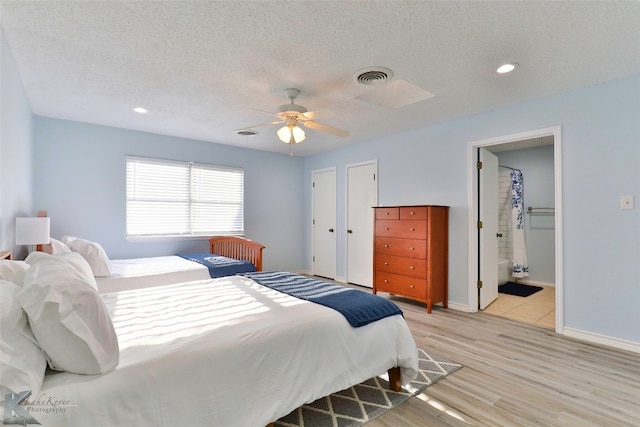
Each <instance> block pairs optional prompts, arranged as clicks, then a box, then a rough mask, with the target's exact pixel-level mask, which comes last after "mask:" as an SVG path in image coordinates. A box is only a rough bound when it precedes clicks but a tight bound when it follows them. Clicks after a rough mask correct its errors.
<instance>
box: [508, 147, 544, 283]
mask: <svg viewBox="0 0 640 427" xmlns="http://www.w3.org/2000/svg"><path fill="white" fill-rule="evenodd" d="M497 156H498V159H499V160H498V161H499V163H500V164H501V165H506V166H511V167H513V168H516V169H520V170H521V171H522V175H523V179H524V192H523V195H524V208H525V212H526V209H527V207H529V206H533V207H551V208H553V207H554V205H555V200H554V197H555V181H554V174H553V145H547V146H544V147H536V148H528V149H525V150H513V151H505V152H502V153H497ZM500 170H501V171H503V170H504V169H500ZM534 212H535V211H534ZM538 212H543V211H538ZM524 225H525V227H524V231H525V243H526V247H527V260H528V263H529V276H528V277H527V278H526V279H524V280H525V281H526V280H531V281H535V282H539V283H543V284H550V285H554V284H555V271H554V270H555V217H554V216H553V215H545V214H535V213H534V214H525V218H524Z"/></svg>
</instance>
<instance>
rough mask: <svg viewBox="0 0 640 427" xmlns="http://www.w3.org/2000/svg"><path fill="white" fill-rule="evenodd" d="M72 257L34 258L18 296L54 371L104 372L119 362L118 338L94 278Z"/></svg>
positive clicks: (75, 255)
mask: <svg viewBox="0 0 640 427" xmlns="http://www.w3.org/2000/svg"><path fill="white" fill-rule="evenodd" d="M73 257H79V255H77V254H65V255H58V256H53V255H48V254H42V255H41V256H37V257H34V258H32V259H31V260H30V262H31V267H30V268H29V270H27V273H26V274H25V278H24V284H23V288H22V291H20V293H18V295H17V298H18V301H20V304H22V307H23V309H24V311H25V312H26V313H27V316H28V317H29V324H30V325H31V330H32V331H33V335H34V336H35V338H36V340H37V342H38V345H39V346H40V348H41V349H42V350H43V351H44V353H45V355H46V357H47V360H48V362H49V366H50V367H51V368H52V369H56V370H61V371H69V372H73V373H76V374H89V375H91V374H105V373H107V372H109V371H111V370H113V369H114V368H115V367H116V366H117V365H118V363H119V360H120V350H119V347H118V337H117V336H116V332H115V330H114V328H113V323H112V322H111V317H110V316H109V313H108V311H107V307H106V306H105V304H104V301H103V300H102V298H101V297H100V294H98V292H97V291H96V289H94V288H93V287H92V285H91V282H90V280H94V279H93V277H92V276H91V274H90V273H87V272H86V271H84V272H83V271H82V269H78V268H77V267H76V265H75V264H78V262H79V261H78V259H77V258H76V259H75V260H73ZM69 259H72V261H70V260H69Z"/></svg>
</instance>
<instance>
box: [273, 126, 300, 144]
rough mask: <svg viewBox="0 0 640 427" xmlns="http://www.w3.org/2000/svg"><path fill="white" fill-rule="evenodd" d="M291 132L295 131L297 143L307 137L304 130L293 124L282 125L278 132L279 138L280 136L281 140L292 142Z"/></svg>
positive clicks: (294, 136) (294, 135)
mask: <svg viewBox="0 0 640 427" xmlns="http://www.w3.org/2000/svg"><path fill="white" fill-rule="evenodd" d="M291 132H293V140H294V141H295V143H296V144H297V143H299V142H302V141H304V139H305V134H304V131H303V130H302V129H300V128H299V127H298V126H293V125H287V126H282V127H281V128H280V129H279V130H278V132H276V133H277V134H278V138H280V141H282V142H286V143H287V144H288V143H289V142H291Z"/></svg>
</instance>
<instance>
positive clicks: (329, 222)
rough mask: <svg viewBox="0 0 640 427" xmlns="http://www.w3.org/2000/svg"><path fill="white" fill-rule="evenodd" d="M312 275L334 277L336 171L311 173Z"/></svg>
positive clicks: (327, 170) (328, 170)
mask: <svg viewBox="0 0 640 427" xmlns="http://www.w3.org/2000/svg"><path fill="white" fill-rule="evenodd" d="M312 181H313V184H312V185H313V189H312V190H313V191H312V194H313V201H312V203H313V219H312V228H313V260H312V261H313V274H315V275H316V276H322V277H327V278H329V279H334V278H335V277H336V170H335V169H326V170H321V171H315V172H313V176H312Z"/></svg>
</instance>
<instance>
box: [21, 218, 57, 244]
mask: <svg viewBox="0 0 640 427" xmlns="http://www.w3.org/2000/svg"><path fill="white" fill-rule="evenodd" d="M49 220H50V218H48V217H37V218H16V245H41V244H45V243H49V224H50V222H49Z"/></svg>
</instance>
